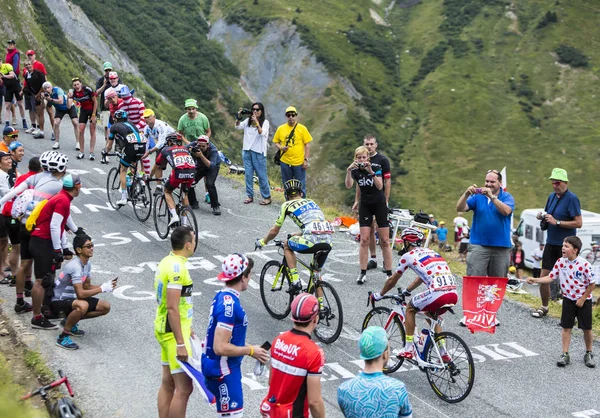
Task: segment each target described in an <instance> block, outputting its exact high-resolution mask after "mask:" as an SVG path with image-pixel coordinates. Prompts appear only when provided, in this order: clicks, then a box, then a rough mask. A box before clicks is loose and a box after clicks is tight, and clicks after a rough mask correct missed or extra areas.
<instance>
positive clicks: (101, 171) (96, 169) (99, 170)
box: [94, 167, 106, 174]
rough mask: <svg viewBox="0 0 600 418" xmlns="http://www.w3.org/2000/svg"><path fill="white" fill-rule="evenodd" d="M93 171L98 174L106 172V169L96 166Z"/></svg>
mask: <svg viewBox="0 0 600 418" xmlns="http://www.w3.org/2000/svg"><path fill="white" fill-rule="evenodd" d="M94 171H95V172H97V173H100V174H106V171H104V170H102V169H101V168H98V167H94Z"/></svg>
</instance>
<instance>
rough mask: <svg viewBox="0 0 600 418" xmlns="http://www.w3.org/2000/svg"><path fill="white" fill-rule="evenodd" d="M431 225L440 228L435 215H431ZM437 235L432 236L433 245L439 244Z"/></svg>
mask: <svg viewBox="0 0 600 418" xmlns="http://www.w3.org/2000/svg"><path fill="white" fill-rule="evenodd" d="M429 224H430V225H433V226H435V227H436V228H437V227H438V226H439V223H438V221H437V220H436V219H435V216H433V213H430V214H429ZM437 238H438V237H437V234H435V233H434V234H431V243H432V244H435V243H437Z"/></svg>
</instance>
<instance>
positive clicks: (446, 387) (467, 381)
mask: <svg viewBox="0 0 600 418" xmlns="http://www.w3.org/2000/svg"><path fill="white" fill-rule="evenodd" d="M436 344H437V345H438V350H436V349H435V345H436ZM440 345H441V346H442V347H444V348H445V349H446V351H447V353H448V355H449V356H450V358H451V359H452V361H450V362H448V363H446V362H444V361H443V360H442V359H441V358H440V356H439V355H438V351H439V350H440V348H439V346H440ZM425 350H426V352H427V355H426V357H425V360H426V361H427V362H428V363H433V364H439V365H444V367H443V368H440V369H432V368H426V369H425V372H426V373H427V380H429V385H430V386H431V388H432V389H433V391H434V392H435V394H436V395H437V396H439V397H440V399H442V400H444V401H446V402H448V403H457V402H460V401H462V400H463V399H465V398H466V397H467V396H468V395H469V393H470V392H471V389H473V383H474V381H475V363H474V362H473V356H472V355H471V350H469V347H468V346H467V344H466V343H465V342H464V341H463V339H462V338H460V337H459V336H458V335H456V334H454V333H452V332H440V333H439V334H437V335H436V336H435V343H433V342H432V341H431V339H430V340H429V343H428V344H427V347H426V348H425Z"/></svg>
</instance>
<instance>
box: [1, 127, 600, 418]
mask: <svg viewBox="0 0 600 418" xmlns="http://www.w3.org/2000/svg"><path fill="white" fill-rule="evenodd" d="M62 134H63V138H62V140H61V146H62V149H61V151H63V152H65V153H66V154H67V155H68V156H69V158H70V163H69V168H70V169H71V170H78V171H77V172H78V173H80V174H81V175H82V178H83V193H81V195H80V196H79V197H78V198H77V199H75V200H74V201H73V207H72V211H73V216H74V219H75V221H76V223H77V225H79V226H83V227H84V228H86V230H87V231H88V233H89V234H90V235H91V236H92V237H93V238H94V241H95V243H96V247H95V255H94V258H93V259H92V262H93V269H92V278H93V282H95V283H97V284H100V283H102V282H105V281H107V280H109V279H110V278H113V277H115V276H119V288H118V289H116V290H115V292H114V293H113V294H104V295H101V296H100V297H102V298H105V299H107V300H108V301H110V303H111V305H112V310H111V312H110V314H109V315H108V316H106V317H103V318H99V319H96V320H90V321H84V322H83V323H82V324H81V326H82V328H83V329H84V330H85V331H86V335H85V337H83V338H81V339H78V340H77V342H78V343H79V345H80V349H79V350H78V351H68V350H64V349H61V348H59V347H57V346H56V345H55V340H56V337H57V334H58V333H57V331H41V330H32V329H30V328H29V321H30V319H31V316H30V315H29V314H25V315H22V316H18V317H17V315H16V314H14V311H13V310H12V306H13V303H14V289H13V288H9V287H2V288H0V297H1V299H2V304H3V308H4V312H7V313H8V314H9V315H10V316H11V317H12V318H14V319H15V320H16V321H17V322H16V324H17V325H19V324H22V325H23V327H22V332H23V334H24V337H25V339H26V340H29V341H31V343H32V344H33V345H37V346H38V347H39V350H40V351H41V352H42V354H43V356H44V357H45V358H46V359H47V361H48V363H49V365H50V367H51V368H52V369H53V370H57V369H59V368H60V369H62V370H64V371H65V372H66V373H67V375H68V376H69V379H70V380H71V381H72V384H73V387H74V388H75V391H76V393H77V403H78V404H79V405H80V406H81V407H82V409H83V410H84V411H85V412H86V416H87V417H91V418H103V417H127V418H137V417H140V418H142V417H144V418H145V417H151V416H157V409H156V394H157V391H158V388H159V385H160V376H161V366H160V351H159V346H158V344H157V342H156V341H155V338H154V335H153V320H154V315H155V309H156V302H155V301H154V297H153V281H154V270H155V267H156V265H157V264H158V262H159V261H160V260H161V259H162V258H163V257H164V256H165V255H167V254H168V251H169V248H170V246H169V243H168V242H167V241H161V240H158V239H157V237H156V235H155V233H154V226H153V223H152V219H150V220H149V221H147V222H146V223H140V222H139V221H137V219H136V218H135V216H134V214H133V211H132V209H131V207H125V208H122V209H121V210H120V211H118V212H116V211H114V210H112V209H111V208H110V205H109V204H108V203H107V198H106V192H105V184H106V173H107V172H108V169H109V168H110V167H111V166H112V165H114V163H113V164H112V165H111V166H106V165H101V164H100V163H99V161H98V160H97V161H95V162H90V161H88V160H87V159H86V160H76V159H75V155H76V151H75V149H74V140H73V133H72V130H71V128H70V126H69V125H68V124H67V122H64V123H63V125H62ZM46 137H47V138H49V137H50V135H49V133H47V135H46ZM99 139H100V138H99ZM21 140H22V141H23V142H24V143H25V146H26V158H25V161H24V163H23V164H22V167H21V169H22V170H23V171H25V169H26V160H27V159H28V158H29V157H30V156H32V155H39V154H40V153H41V152H43V151H44V150H47V149H49V148H50V146H51V145H52V142H51V141H50V140H49V139H44V140H33V139H32V138H31V137H30V136H28V135H26V134H22V135H21ZM98 142H99V143H101V142H103V141H98ZM98 151H99V147H98V149H97V155H98V154H99V152H98ZM229 157H230V158H231V157H233V158H232V159H233V160H239V157H238V156H229ZM217 184H218V190H219V197H220V200H221V204H222V209H223V215H222V216H220V217H216V216H213V215H212V213H211V211H210V207H209V205H206V204H201V207H200V209H198V210H197V211H196V215H197V217H198V221H199V229H200V231H201V232H200V241H199V245H198V249H197V251H196V254H195V255H194V257H193V258H190V260H189V261H190V266H189V267H190V272H191V274H192V277H193V280H194V291H195V293H194V307H195V315H194V322H193V326H194V330H195V331H196V333H197V334H199V335H200V336H202V337H203V336H204V333H205V330H206V325H207V316H208V309H209V306H210V302H211V300H212V298H213V296H214V294H215V292H216V291H218V290H219V288H220V284H219V283H218V281H217V280H216V275H217V274H218V272H219V269H220V262H221V260H222V258H223V257H225V256H226V255H227V254H229V253H232V252H244V253H246V254H248V255H250V256H252V257H254V258H255V261H256V267H255V271H254V281H253V282H251V287H250V288H249V289H248V291H246V292H245V293H243V294H242V303H243V305H244V307H245V309H246V312H247V314H248V318H249V326H248V336H247V342H248V343H252V344H261V343H262V342H264V341H265V340H269V341H271V340H272V339H273V338H274V337H275V336H276V335H277V334H278V333H280V332H282V331H285V330H287V329H289V328H290V326H291V325H290V324H291V323H290V321H289V319H288V320H282V321H277V320H274V319H273V318H271V317H270V316H269V315H268V313H267V312H266V311H265V309H264V307H263V305H262V302H261V299H260V293H259V290H258V275H259V273H260V270H261V268H262V266H263V264H264V263H265V262H266V261H267V260H270V259H277V258H279V256H278V255H277V253H275V252H274V251H273V249H268V250H265V251H263V252H261V253H252V250H253V243H254V240H255V238H257V237H261V236H263V235H264V233H265V232H266V231H267V230H268V228H269V227H270V226H271V224H272V222H273V221H274V220H275V218H276V217H277V214H278V208H277V207H276V206H275V205H272V206H267V207H262V206H259V205H257V204H256V203H255V204H251V205H244V204H243V203H242V201H243V199H244V189H243V186H242V185H240V184H238V183H236V182H233V181H231V180H228V179H225V178H220V179H219V181H218V183H217ZM283 230H284V231H285V230H287V231H294V230H295V226H293V225H292V224H291V223H288V222H286V224H285V225H284V227H283ZM281 236H285V235H284V232H283V231H282V234H281ZM334 242H335V246H334V250H333V252H332V253H331V255H330V258H329V260H328V262H327V265H326V269H325V270H326V274H327V276H326V277H327V280H328V281H329V282H330V283H331V284H332V285H333V286H335V288H336V289H337V291H338V292H339V294H340V297H341V298H342V301H343V306H344V319H345V324H344V331H343V333H342V335H341V337H340V338H339V339H338V341H336V342H335V343H334V344H332V345H329V346H324V347H323V348H324V351H325V355H326V366H325V371H324V374H323V378H322V383H323V386H322V387H323V395H324V399H325V402H326V411H327V415H328V416H331V417H339V416H342V414H341V412H340V411H339V409H338V407H337V401H336V399H337V395H336V393H337V392H336V391H337V388H338V386H339V385H340V383H342V382H343V381H345V380H346V379H348V378H351V377H353V376H355V375H356V374H357V373H358V372H359V371H360V365H361V362H360V360H359V357H358V349H357V340H358V337H359V331H360V327H361V324H362V320H363V318H364V316H365V314H366V313H367V312H368V308H367V306H366V294H367V291H368V290H379V289H380V288H381V285H382V284H383V282H384V279H385V277H384V274H383V273H381V272H380V271H378V272H369V274H368V280H367V283H366V284H365V285H364V286H362V287H360V286H358V285H356V284H355V278H356V276H357V273H358V261H357V255H358V246H357V244H356V243H355V242H354V241H353V240H351V239H350V238H349V237H348V236H347V235H345V234H343V233H337V234H336V235H335V238H334ZM408 283H409V279H408V278H403V279H402V280H401V282H400V284H401V285H403V286H405V285H407V284H408ZM457 313H458V314H460V313H461V310H460V308H459V309H457ZM458 314H457V315H456V316H452V315H450V314H447V315H446V324H445V328H446V329H448V330H451V331H454V332H456V333H458V334H459V335H460V336H462V337H463V338H464V340H465V341H466V342H467V343H468V345H469V347H470V349H471V351H472V353H473V356H474V358H475V361H476V365H475V370H476V372H475V385H474V388H473V391H472V392H471V394H470V395H469V397H468V398H467V399H466V400H464V401H463V402H461V403H459V404H454V405H450V404H447V403H445V402H444V401H442V400H440V399H439V398H437V397H436V395H435V394H434V392H433V391H432V389H431V388H430V387H429V384H428V382H427V378H426V376H425V374H423V373H421V372H420V371H418V369H416V368H415V367H406V366H403V367H402V368H401V369H400V371H398V372H397V373H395V374H394V375H393V376H394V377H395V378H397V379H401V380H402V381H403V382H404V383H405V384H406V386H407V388H408V390H409V392H410V400H411V403H412V405H413V409H414V416H418V417H481V416H486V417H489V418H491V417H524V416H527V417H559V416H561V417H564V416H593V415H598V414H600V412H598V411H600V401H599V400H598V396H597V394H598V387H599V386H598V383H597V378H598V374H597V371H596V370H595V369H588V368H586V367H585V365H584V364H583V354H584V345H583V337H582V334H581V333H580V332H578V331H577V332H575V333H574V339H573V342H572V348H571V358H572V361H573V363H572V364H571V365H570V366H569V367H566V368H564V369H560V368H558V367H556V364H555V363H556V360H557V358H558V356H559V355H560V352H561V346H560V327H559V326H558V321H557V320H556V319H551V318H543V319H541V320H540V319H534V318H532V317H531V316H530V315H529V311H528V309H526V308H524V307H523V306H521V305H519V304H515V303H511V302H507V301H505V302H504V304H503V306H502V308H501V310H500V313H499V319H500V321H501V323H502V325H501V326H500V327H499V328H498V329H497V331H496V333H495V334H493V335H490V334H483V333H479V334H475V335H472V334H470V333H469V332H468V331H467V330H466V329H465V328H461V327H459V326H458V324H457V323H458V319H459V315H458ZM594 349H595V351H596V352H598V351H600V350H599V349H600V344H598V342H596V343H595V344H594ZM253 367H254V360H251V359H248V358H247V359H246V360H245V361H244V363H243V373H244V382H243V383H244V398H245V399H244V402H245V411H246V416H248V417H257V416H259V415H258V406H259V403H260V401H261V400H262V398H263V397H264V396H265V394H266V386H267V384H268V383H267V382H268V377H267V376H263V377H260V378H255V377H254V376H253V374H252V370H253ZM188 411H189V414H188V416H193V417H208V416H215V415H216V414H215V413H214V409H213V408H212V407H210V406H208V405H206V404H204V403H203V402H202V400H201V397H200V395H199V394H198V393H197V392H195V393H194V394H192V397H191V402H190V405H189V408H188ZM581 411H587V412H585V413H584V412H581Z"/></svg>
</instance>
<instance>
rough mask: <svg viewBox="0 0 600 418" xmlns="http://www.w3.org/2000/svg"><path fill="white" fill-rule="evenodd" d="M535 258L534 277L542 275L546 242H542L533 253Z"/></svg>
mask: <svg viewBox="0 0 600 418" xmlns="http://www.w3.org/2000/svg"><path fill="white" fill-rule="evenodd" d="M532 258H533V277H535V278H538V277H540V273H541V272H542V259H543V258H544V243H543V242H540V246H539V248H536V249H535V251H534V252H533V255H532Z"/></svg>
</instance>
